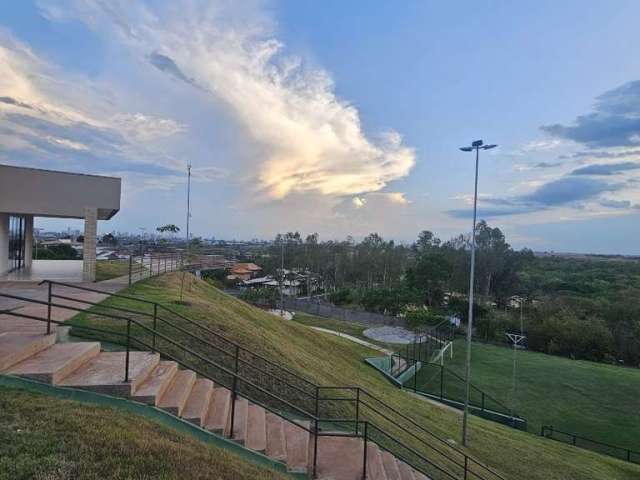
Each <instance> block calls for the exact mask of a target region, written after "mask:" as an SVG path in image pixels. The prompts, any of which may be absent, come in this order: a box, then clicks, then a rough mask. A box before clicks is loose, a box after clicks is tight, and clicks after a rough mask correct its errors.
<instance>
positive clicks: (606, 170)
mask: <svg viewBox="0 0 640 480" xmlns="http://www.w3.org/2000/svg"><path fill="white" fill-rule="evenodd" d="M638 169H640V163H637V162H621V163H594V164H592V165H587V166H586V167H581V168H578V169H576V170H574V171H573V172H571V174H572V175H616V174H618V173H622V172H626V171H629V170H638Z"/></svg>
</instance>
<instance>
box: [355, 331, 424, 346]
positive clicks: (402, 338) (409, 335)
mask: <svg viewBox="0 0 640 480" xmlns="http://www.w3.org/2000/svg"><path fill="white" fill-rule="evenodd" d="M362 333H363V335H364V336H365V337H368V338H371V339H372V340H377V341H379V342H388V343H403V344H406V343H413V338H414V335H415V334H414V333H413V332H412V331H410V330H407V329H406V328H402V327H373V328H367V329H366V330H365V331H364V332H362Z"/></svg>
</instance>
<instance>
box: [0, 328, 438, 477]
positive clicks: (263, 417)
mask: <svg viewBox="0 0 640 480" xmlns="http://www.w3.org/2000/svg"><path fill="white" fill-rule="evenodd" d="M124 365H125V353H124V352H103V351H101V349H100V344H99V343H98V342H77V343H56V335H55V334H51V335H46V334H42V333H41V332H37V333H31V332H27V333H17V332H5V333H0V373H2V374H8V375H16V376H20V377H27V378H32V379H35V380H38V381H41V382H46V383H49V384H53V385H57V386H60V387H73V388H80V389H86V390H91V391H94V392H98V393H106V394H110V395H114V396H120V397H125V398H129V399H131V400H135V401H139V402H143V403H147V404H150V405H154V406H156V407H158V408H161V409H164V410H166V411H168V412H170V413H172V414H174V415H177V416H179V417H182V418H183V419H185V420H187V421H189V422H192V423H194V424H196V425H198V426H200V427H202V428H204V429H207V430H210V431H212V432H214V433H216V434H219V435H224V436H225V437H226V438H231V439H232V440H233V441H235V442H238V443H240V444H242V445H244V446H245V447H246V448H249V449H251V450H254V451H257V452H261V453H263V454H265V455H266V456H268V457H270V458H272V459H274V460H276V461H280V462H283V463H285V464H286V466H287V469H288V470H289V471H291V472H297V473H308V474H311V472H312V470H311V469H312V463H313V449H314V448H313V446H314V441H313V440H314V438H313V434H312V433H310V432H309V431H308V430H305V428H306V429H309V427H310V425H309V423H308V422H302V421H291V420H286V419H284V418H282V417H280V416H278V415H275V414H274V413H271V412H268V411H266V410H265V409H264V408H262V407H261V406H259V405H255V404H252V403H251V402H250V401H249V400H247V399H246V398H242V397H237V398H236V404H235V421H234V425H233V433H232V432H231V430H232V429H231V402H232V393H231V391H230V390H228V389H226V388H224V387H221V386H218V385H215V384H214V383H213V382H212V381H211V380H209V379H206V378H200V377H198V376H197V375H196V374H195V373H194V372H193V371H191V370H182V369H180V368H179V366H178V364H177V363H176V362H172V361H162V360H161V359H160V356H159V355H158V354H155V353H150V352H130V368H129V378H130V381H129V382H127V383H125V382H123V377H124ZM363 455H364V443H363V440H362V439H361V438H351V437H337V436H334V437H331V436H320V437H318V460H317V478H320V479H326V480H329V479H331V480H360V479H362V463H363ZM367 478H368V479H371V480H427V477H426V476H424V475H423V474H421V473H419V472H417V471H415V470H414V469H412V468H411V467H409V466H408V465H407V464H405V463H403V462H402V461H400V460H399V459H397V458H395V457H394V456H393V455H391V454H390V453H389V452H387V451H384V450H382V449H381V448H380V447H378V446H377V445H376V444H374V443H371V442H369V443H368V444H367Z"/></svg>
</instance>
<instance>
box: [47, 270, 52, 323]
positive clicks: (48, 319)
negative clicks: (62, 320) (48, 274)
mask: <svg viewBox="0 0 640 480" xmlns="http://www.w3.org/2000/svg"><path fill="white" fill-rule="evenodd" d="M48 285H49V299H48V300H47V335H49V334H50V333H51V282H49V283H48Z"/></svg>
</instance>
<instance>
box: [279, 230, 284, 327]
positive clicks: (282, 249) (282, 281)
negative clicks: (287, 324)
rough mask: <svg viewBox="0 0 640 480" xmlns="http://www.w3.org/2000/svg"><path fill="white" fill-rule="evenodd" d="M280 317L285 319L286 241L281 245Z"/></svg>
mask: <svg viewBox="0 0 640 480" xmlns="http://www.w3.org/2000/svg"><path fill="white" fill-rule="evenodd" d="M280 316H281V317H282V318H284V241H282V240H281V243H280Z"/></svg>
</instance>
